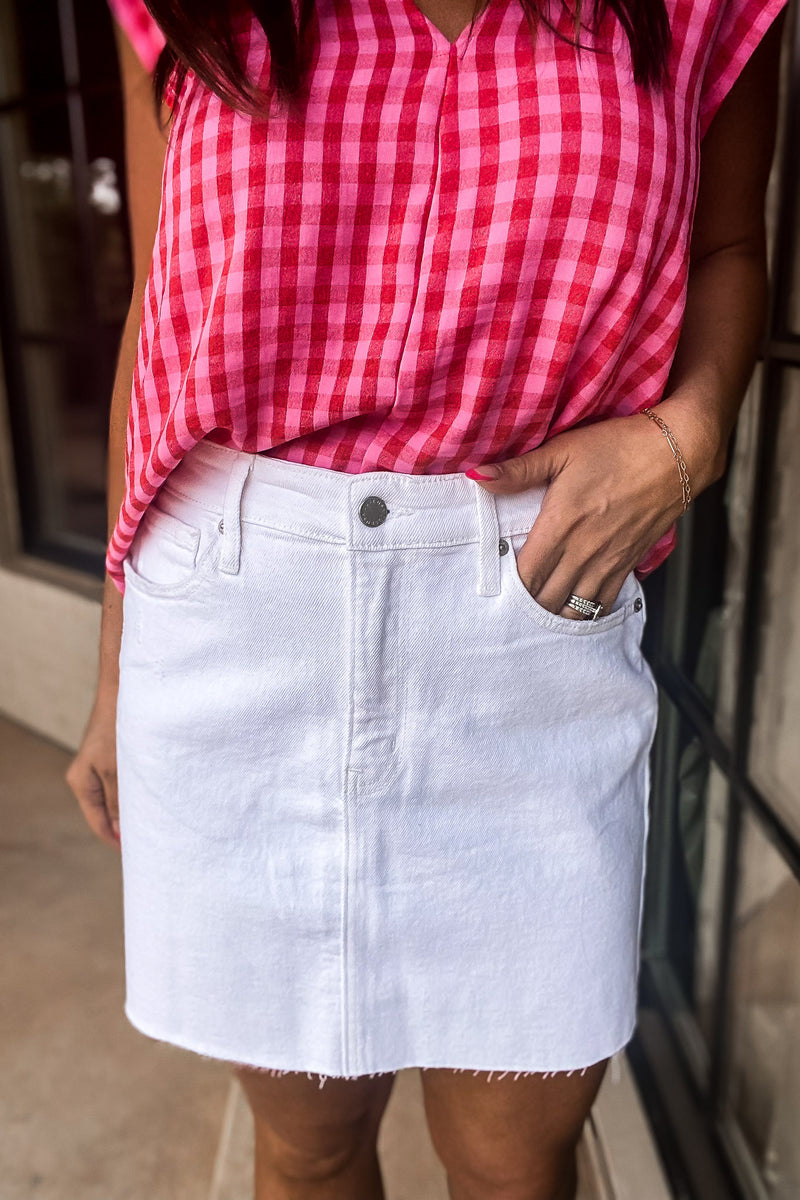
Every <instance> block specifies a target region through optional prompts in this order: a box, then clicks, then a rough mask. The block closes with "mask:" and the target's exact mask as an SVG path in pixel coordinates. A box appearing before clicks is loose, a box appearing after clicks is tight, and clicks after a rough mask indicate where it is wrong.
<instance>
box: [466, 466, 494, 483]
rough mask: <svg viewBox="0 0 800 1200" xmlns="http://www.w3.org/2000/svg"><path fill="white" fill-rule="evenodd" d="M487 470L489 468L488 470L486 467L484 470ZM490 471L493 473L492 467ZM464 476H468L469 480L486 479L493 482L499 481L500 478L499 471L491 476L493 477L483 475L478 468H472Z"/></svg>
mask: <svg viewBox="0 0 800 1200" xmlns="http://www.w3.org/2000/svg"><path fill="white" fill-rule="evenodd" d="M486 469H487V468H486V467H484V470H486ZM488 469H489V470H490V471H491V469H492V468H491V467H489V468H488ZM464 474H465V475H466V476H467V477H468V478H469V479H486V480H492V479H497V476H498V474H499V472H497V471H496V472H494V473H493V474H491V475H481V473H480V471H479V470H478V469H477V468H476V467H470V468H469V470H468V471H465V472H464Z"/></svg>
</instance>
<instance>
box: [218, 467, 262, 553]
mask: <svg viewBox="0 0 800 1200" xmlns="http://www.w3.org/2000/svg"><path fill="white" fill-rule="evenodd" d="M253 462H254V459H253V456H252V454H242V455H241V457H238V456H237V457H236V458H234V460H233V466H232V467H231V470H230V474H229V475H228V484H227V487H226V488H225V500H224V503H223V506H222V549H221V551H220V556H219V569H220V571H224V572H225V574H226V575H238V573H239V559H240V556H241V548H242V524H241V522H242V506H241V500H242V491H243V490H244V484H245V480H246V479H247V476H248V475H249V474H250V471H251V470H252V468H253Z"/></svg>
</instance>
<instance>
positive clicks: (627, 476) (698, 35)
mask: <svg viewBox="0 0 800 1200" xmlns="http://www.w3.org/2000/svg"><path fill="white" fill-rule="evenodd" d="M784 2H785V0H769V2H767V3H761V2H759V3H755V2H754V0H666V3H664V0H617V2H616V3H614V4H612V5H610V6H609V7H608V8H607V9H606V10H603V9H602V7H600V8H598V10H597V11H596V12H595V11H592V12H590V11H588V7H587V5H586V4H585V5H584V12H583V19H582V21H581V22H576V20H575V19H573V15H571V14H570V13H569V12H568V11H567V10H566V8H564V7H563V6H561V5H560V4H559V3H554V4H552V5H551V6H550V7H549V8H548V9H547V10H546V11H543V12H542V13H539V12H538V9H537V7H536V5H535V4H530V3H526V4H524V5H523V4H522V3H521V0H489V3H488V4H486V5H485V6H484V8H483V9H482V10H480V11H479V12H475V13H473V12H472V9H471V8H468V6H467V5H466V4H465V3H464V2H462V0H435V2H434V0H426V2H425V3H420V4H416V3H414V0H316V4H315V5H309V4H304V5H303V7H302V13H300V14H298V13H297V12H296V11H295V10H293V9H292V7H291V5H289V4H288V3H284V4H278V3H274V4H264V3H259V4H255V3H254V4H253V7H252V8H251V7H250V6H249V5H247V4H243V5H237V6H235V7H234V6H233V5H231V6H230V7H228V6H227V5H226V4H225V2H224V0H213V2H212V0H207V2H206V3H204V4H200V3H199V2H198V3H197V4H193V3H189V0H184V2H183V3H175V2H172V3H167V2H166V0H163V2H162V0H149V4H148V7H149V9H150V10H151V11H152V13H153V15H154V16H155V17H156V18H157V19H158V22H159V24H160V27H161V30H162V31H163V34H164V35H166V36H167V38H168V42H167V48H166V49H165V50H164V51H163V54H162V56H161V57H160V58H159V59H158V66H157V69H156V84H157V92H158V100H159V102H160V101H161V100H162V99H164V98H166V101H167V103H168V106H169V107H171V108H172V116H171V119H170V122H169V125H168V127H167V128H168V145H167V147H166V153H164V139H163V137H162V135H161V132H160V130H159V129H158V126H157V124H156V122H155V119H154V117H153V114H152V113H151V112H147V111H146V109H147V104H148V103H149V100H150V96H149V80H148V78H147V75H146V72H145V69H144V67H145V66H146V67H148V68H149V67H152V66H153V59H154V56H155V53H156V52H157V51H158V48H159V46H160V45H161V44H162V41H163V36H162V35H161V34H160V33H159V29H158V27H157V26H155V25H153V24H152V23H148V20H147V17H146V15H145V13H144V10H143V9H140V10H139V11H138V14H137V15H136V21H137V24H138V27H139V28H140V29H144V30H145V31H147V32H149V35H150V36H151V37H153V38H155V49H153V45H152V44H151V50H150V52H148V50H147V49H144V50H143V51H142V55H143V59H144V60H145V62H144V66H143V67H141V68H137V66H136V64H135V61H134V57H133V53H132V51H131V49H130V46H128V45H127V44H126V42H125V39H124V38H123V37H122V35H120V43H121V45H122V47H123V66H124V76H125V82H126V94H127V98H128V109H127V111H128V138H129V170H130V175H131V179H132V180H133V181H134V186H133V187H132V189H131V204H132V209H133V220H134V250H135V255H136V286H135V289H134V295H133V301H132V306H131V313H130V318H129V322H128V325H127V327H126V330H125V335H124V337H123V344H122V350H121V353H120V361H119V370H118V375H117V382H116V386H115V393H114V402H113V406H112V415H111V426H110V461H109V547H108V558H107V566H108V571H109V577H108V581H107V590H106V605H105V611H104V620H103V632H102V653H101V672H100V680H99V685H98V694H97V701H96V704H95V708H94V711H93V714H92V717H91V719H90V722H89V726H88V728H87V732H86V736H85V739H84V743H83V745H82V747H81V749H80V751H79V753H78V755H77V757H76V758H75V760H74V762H73V763H72V765H71V767H70V771H69V773H68V779H69V781H70V784H71V786H72V787H73V789H74V791H75V793H76V795H77V797H78V800H79V802H80V804H81V807H82V809H83V811H84V813H85V815H86V819H87V820H88V822H89V824H90V826H91V827H92V829H93V830H94V831H95V833H96V834H97V835H98V836H99V837H100V838H101V839H102V840H104V841H107V842H109V843H110V844H119V845H120V848H121V852H122V863H123V880H124V898H125V954H126V980H127V999H126V1010H125V1011H126V1013H127V1015H128V1017H129V1019H130V1020H131V1021H132V1023H133V1024H134V1025H135V1026H136V1027H137V1028H139V1029H140V1030H142V1031H143V1032H144V1033H146V1034H148V1035H149V1036H152V1037H156V1038H160V1039H163V1040H166V1041H170V1042H173V1043H174V1044H177V1045H181V1046H184V1047H186V1048H187V1049H190V1050H192V1051H194V1052H195V1053H197V1054H201V1055H206V1056H210V1057H214V1058H218V1059H222V1060H224V1061H226V1062H229V1063H231V1064H232V1067H233V1069H234V1070H235V1071H236V1072H237V1074H238V1076H239V1078H240V1079H241V1081H242V1084H243V1086H244V1088H245V1091H246V1094H247V1096H248V1099H249V1102H250V1104H251V1107H252V1110H253V1115H254V1119H255V1128H256V1164H255V1172H256V1194H257V1197H258V1198H259V1200H263V1198H265V1197H267V1196H269V1197H270V1198H271V1200H278V1198H283V1197H290V1196H291V1197H294V1196H303V1197H305V1196H320V1197H323V1196H324V1197H345V1196H346V1197H354V1198H355V1197H358V1198H364V1200H366V1198H367V1197H379V1196H381V1195H382V1187H381V1179H380V1172H379V1168H378V1162H377V1158H376V1150H375V1139H376V1134H377V1130H378V1126H379V1122H380V1120H381V1116H382V1113H383V1110H384V1107H385V1104H386V1101H387V1098H388V1095H389V1091H390V1089H391V1084H392V1079H393V1075H394V1072H395V1071H396V1070H397V1069H399V1068H401V1067H407V1066H418V1067H420V1068H421V1073H422V1082H423V1088H424V1097H425V1106H426V1112H427V1117H428V1122H429V1126H430V1130H431V1135H432V1139H433V1143H434V1146H435V1147H436V1150H437V1152H438V1154H439V1156H440V1157H441V1159H442V1162H443V1163H444V1166H445V1168H446V1170H447V1174H448V1181H449V1187H450V1194H451V1195H452V1196H453V1197H454V1200H472V1198H473V1197H475V1198H480V1200H489V1198H492V1197H497V1198H500V1197H503V1198H504V1200H512V1198H517V1197H519V1198H520V1200H522V1198H523V1197H524V1198H525V1200H545V1198H547V1200H567V1198H569V1197H574V1194H575V1187H576V1174H575V1146H576V1143H577V1141H578V1138H579V1136H580V1132H581V1128H582V1125H583V1122H584V1120H585V1118H586V1115H587V1113H588V1112H589V1109H590V1107H591V1104H592V1102H593V1100H594V1097H595V1095H596V1093H597V1090H598V1088H599V1086H600V1083H601V1080H602V1078H603V1074H604V1071H605V1069H606V1066H607V1064H608V1061H609V1058H610V1056H611V1055H612V1054H614V1053H616V1052H617V1051H619V1050H620V1049H622V1047H623V1046H624V1045H625V1044H626V1043H627V1041H628V1040H629V1038H630V1037H631V1035H632V1033H633V1028H634V1024H635V1010H636V980H637V971H638V965H639V961H638V954H639V950H638V946H639V941H638V937H639V925H640V919H641V898H642V889H643V884H644V849H645V842H646V836H647V796H648V783H649V776H648V769H649V768H648V758H649V750H650V746H651V743H652V738H653V735H654V732H655V724H656V716H657V692H656V687H655V683H654V680H653V677H652V673H651V671H650V669H649V667H648V665H647V663H646V662H645V660H644V658H643V656H642V653H641V649H640V645H641V637H642V632H643V626H644V621H645V607H644V595H643V590H642V587H641V579H642V578H643V577H644V576H645V575H646V574H648V573H649V572H650V571H652V570H654V569H655V567H656V566H657V565H658V564H659V563H660V562H662V561H663V560H664V558H665V557H666V555H667V554H668V553H669V551H670V550H671V548H672V546H673V545H674V540H675V528H676V522H677V519H678V518H679V517H680V515H681V513H682V512H684V511H685V509H686V507H687V505H688V504H689V503H690V502H691V500H692V499H693V498H694V497H695V496H697V495H698V494H699V493H700V492H702V490H703V489H704V488H705V487H707V486H708V485H709V484H710V483H712V482H714V481H715V480H717V479H719V478H720V476H721V475H722V473H723V471H724V464H725V460H726V454H727V447H728V444H729V440H730V435H731V432H732V429H733V427H734V424H735V420H736V416H737V412H738V409H739V406H740V403H741V399H742V395H743V392H744V389H745V386H746V383H747V380H748V378H749V376H750V373H751V371H752V368H753V364H754V360H755V356H756V351H757V346H758V341H759V337H760V334H761V331H762V325H763V319H764V308H765V296H766V263H765V247H764V217H763V208H764V193H765V187H766V180H767V175H768V171H769V166H770V160H771V155H772V148H773V140H774V122H775V100H776V78H777V74H778V53H779V45H780V36H781V19H782V14H781V10H782V8H783V7H784ZM114 7H115V11H116V12H117V13H118V15H119V16H120V19H121V20H122V21H123V22H124V23H126V27H127V28H128V30H129V32H131V33H132V36H134V37H136V36H137V35H136V34H135V33H133V29H134V26H133V23H132V18H131V13H130V6H129V5H128V6H125V5H123V4H122V3H121V0H115V5H114ZM298 16H299V17H300V18H301V19H300V31H301V37H300V41H299V53H298V50H297V46H296V43H295V37H294V31H295V19H296V18H297V17H298ZM537 17H538V18H540V19H536V18H537ZM470 18H472V20H471V19H470ZM576 33H577V35H578V41H579V42H580V47H579V46H578V45H576ZM176 64H177V65H176ZM701 149H702V156H701V153H700V151H701ZM701 157H702V167H701ZM162 169H163V178H162ZM131 395H132V401H131V404H130V410H129V409H128V401H129V398H130V397H131ZM126 423H127V446H126V451H127V453H126V455H125V462H126V464H127V471H126V473H125V475H124V477H123V467H122V462H123V454H122V431H123V429H124V428H126ZM492 468H499V469H495V470H493V469H492ZM123 607H124V622H123V620H122V609H123ZM120 638H121V641H120ZM117 793H118V794H117ZM118 836H119V838H120V841H119V843H117V837H118ZM322 1085H324V1086H322Z"/></svg>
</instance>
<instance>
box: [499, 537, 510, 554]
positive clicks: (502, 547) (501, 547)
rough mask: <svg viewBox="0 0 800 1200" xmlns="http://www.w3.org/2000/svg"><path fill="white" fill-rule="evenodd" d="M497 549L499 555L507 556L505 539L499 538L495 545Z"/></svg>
mask: <svg viewBox="0 0 800 1200" xmlns="http://www.w3.org/2000/svg"><path fill="white" fill-rule="evenodd" d="M497 549H498V550H499V551H500V553H501V554H508V542H507V541H506V539H505V538H500V541H499V542H498V544H497Z"/></svg>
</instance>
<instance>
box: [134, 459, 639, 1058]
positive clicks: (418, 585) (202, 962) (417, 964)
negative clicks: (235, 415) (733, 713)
mask: <svg viewBox="0 0 800 1200" xmlns="http://www.w3.org/2000/svg"><path fill="white" fill-rule="evenodd" d="M543 494H544V489H542V488H536V489H531V490H529V491H526V492H523V493H519V494H517V495H513V496H493V495H492V494H491V493H489V492H487V491H486V490H485V489H484V488H482V487H481V485H480V484H479V483H475V482H474V481H472V480H470V479H468V478H467V477H466V476H465V475H463V474H461V473H459V474H445V475H408V474H398V473H393V472H384V471H368V472H365V473H363V474H350V473H344V472H339V471H334V470H331V469H328V468H323V467H316V466H309V465H305V464H299V463H293V462H288V461H285V460H282V459H279V458H275V457H272V456H270V455H261V454H250V453H246V452H243V451H238V450H235V449H229V448H227V447H221V446H218V445H216V444H215V443H212V442H208V441H203V442H200V443H199V444H197V445H196V446H195V447H194V448H193V449H192V450H190V451H189V452H188V454H187V455H186V457H185V458H184V459H183V460H182V462H181V463H180V465H179V466H178V467H177V468H176V469H175V470H174V471H173V473H172V474H171V475H170V476H169V478H168V479H167V481H166V482H165V483H164V484H163V485H162V487H161V489H160V491H159V493H158V495H157V496H156V498H155V500H154V501H153V502H152V503H151V505H150V507H149V509H148V510H147V512H146V514H145V515H144V517H143V519H142V522H141V524H140V526H139V529H138V531H137V534H136V537H135V539H134V542H133V545H132V547H131V550H130V552H129V555H128V557H127V558H126V560H125V563H124V572H125V594H124V599H123V634H122V643H121V648H120V659H119V666H120V686H119V700H118V707H117V765H118V786H119V802H120V836H121V852H122V872H123V899H124V938H125V969H126V1001H125V1014H126V1016H127V1018H128V1020H129V1021H130V1022H131V1023H132V1024H133V1025H134V1026H135V1027H136V1028H137V1029H139V1030H140V1031H141V1032H142V1033H144V1034H146V1035H148V1036H150V1037H153V1038H157V1039H159V1040H163V1041H166V1042H170V1043H173V1044H175V1045H178V1046H182V1047H185V1048H186V1049H188V1050H192V1051H194V1052H196V1053H197V1054H200V1055H203V1056H207V1057H211V1058H217V1059H223V1060H226V1061H228V1062H231V1063H246V1064H250V1065H252V1066H255V1067H261V1068H264V1069H269V1070H272V1071H275V1072H284V1071H305V1072H309V1073H315V1074H317V1075H319V1076H320V1078H321V1079H323V1080H324V1078H325V1077H327V1076H356V1075H364V1074H377V1073H382V1072H387V1071H395V1070H397V1069H399V1068H403V1067H413V1066H416V1067H421V1068H426V1067H449V1068H454V1069H459V1070H473V1071H491V1072H494V1071H497V1072H500V1073H505V1072H514V1073H531V1072H545V1073H551V1072H552V1073H554V1072H558V1071H570V1072H571V1071H573V1070H579V1069H586V1068H587V1067H588V1066H590V1065H591V1064H593V1063H595V1062H598V1061H599V1060H600V1059H603V1058H606V1057H610V1056H613V1055H614V1054H615V1053H616V1052H617V1051H619V1050H621V1049H622V1048H623V1047H624V1046H625V1045H626V1044H627V1042H628V1041H629V1040H630V1038H631V1037H632V1035H633V1031H634V1027H635V1022H636V1003H637V977H638V970H639V955H640V951H639V937H640V926H641V917H642V902H643V888H644V878H645V844H646V839H647V831H648V792H649V757H650V748H651V744H652V741H653V737H654V733H655V727H656V720H657V688H656V685H655V681H654V678H653V674H652V671H651V669H650V667H649V665H648V664H647V662H646V660H645V659H644V657H643V655H642V651H641V640H642V632H643V629H644V624H645V619H646V608H645V602H644V595H643V590H642V586H641V584H640V582H639V581H638V580H637V578H636V577H635V575H634V574H633V572H631V573H630V574H629V575H628V577H627V578H626V580H625V582H624V585H623V587H622V589H621V591H620V594H619V596H618V598H617V601H616V603H615V604H614V605H613V606H612V608H611V610H610V611H609V612H607V613H606V614H605V615H603V616H601V617H600V618H599V619H598V620H595V621H589V620H570V619H568V618H566V617H562V616H559V615H555V614H553V613H551V612H549V611H548V610H547V609H545V608H543V607H542V606H541V605H539V604H538V603H537V601H536V600H535V599H534V598H533V596H532V595H531V594H530V593H529V591H528V590H527V588H526V587H525V585H524V584H523V582H522V580H521V578H520V576H519V573H518V570H517V565H516V554H517V553H518V551H519V549H520V547H521V546H522V544H523V542H524V541H525V538H526V536H527V534H528V532H529V531H530V529H531V527H532V525H533V523H534V521H535V520H536V516H537V513H538V511H539V508H540V504H541V500H542V496H543Z"/></svg>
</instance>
